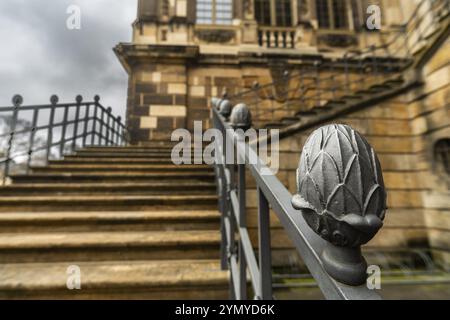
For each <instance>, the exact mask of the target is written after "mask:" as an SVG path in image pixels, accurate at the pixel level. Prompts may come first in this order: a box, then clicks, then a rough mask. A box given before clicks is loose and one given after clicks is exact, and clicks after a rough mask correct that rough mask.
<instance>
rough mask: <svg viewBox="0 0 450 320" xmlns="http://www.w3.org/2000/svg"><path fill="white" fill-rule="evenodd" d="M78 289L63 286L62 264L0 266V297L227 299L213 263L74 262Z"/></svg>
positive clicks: (224, 279) (64, 265) (64, 267)
mask: <svg viewBox="0 0 450 320" xmlns="http://www.w3.org/2000/svg"><path fill="white" fill-rule="evenodd" d="M76 265H77V266H78V267H79V268H80V269H79V270H80V272H81V290H69V289H68V288H67V280H68V279H67V269H68V267H69V265H68V264H67V263H24V264H4V265H0V299H176V300H178V299H198V300H206V299H223V300H224V299H227V298H228V273H227V272H224V271H221V270H220V266H219V263H218V261H217V260H170V261H161V260H158V261H127V262H119V261H110V262H80V263H76Z"/></svg>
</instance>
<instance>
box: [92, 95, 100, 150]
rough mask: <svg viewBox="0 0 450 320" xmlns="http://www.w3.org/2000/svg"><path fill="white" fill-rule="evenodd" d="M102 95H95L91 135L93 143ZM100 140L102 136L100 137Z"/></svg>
mask: <svg viewBox="0 0 450 320" xmlns="http://www.w3.org/2000/svg"><path fill="white" fill-rule="evenodd" d="M99 101H100V97H99V96H98V95H96V96H95V97H94V118H93V119H92V135H91V145H94V144H95V135H96V129H97V110H98V105H99ZM98 139H99V140H98V141H99V142H100V137H99V138H98Z"/></svg>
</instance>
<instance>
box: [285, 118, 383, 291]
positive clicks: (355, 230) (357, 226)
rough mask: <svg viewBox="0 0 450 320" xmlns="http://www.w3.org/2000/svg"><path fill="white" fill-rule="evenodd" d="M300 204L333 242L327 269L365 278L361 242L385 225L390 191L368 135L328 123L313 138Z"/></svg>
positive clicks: (357, 280)
mask: <svg viewBox="0 0 450 320" xmlns="http://www.w3.org/2000/svg"><path fill="white" fill-rule="evenodd" d="M292 204H293V206H294V208H296V209H299V210H301V211H302V215H303V217H304V218H305V221H306V222H307V224H308V225H309V226H310V227H311V228H312V230H314V232H316V233H317V234H318V235H319V236H321V237H322V238H323V239H325V240H327V241H328V242H329V243H330V245H329V246H328V247H326V249H325V250H324V252H322V261H323V263H324V267H325V269H326V271H327V272H328V273H329V274H330V275H331V276H332V277H333V278H335V279H336V280H338V281H340V282H343V283H345V284H349V285H359V284H362V283H364V282H365V279H366V268H367V264H366V262H365V260H364V258H363V257H362V255H361V250H360V246H361V245H363V244H365V243H367V242H368V241H369V240H371V239H372V238H373V237H374V236H375V234H376V233H377V232H378V230H379V229H380V228H381V227H382V225H383V222H382V221H383V219H384V217H385V213H386V192H385V187H384V182H383V176H382V172H381V167H380V163H379V161H378V158H377V156H376V154H375V151H374V150H373V148H372V147H371V146H370V145H369V143H368V142H367V141H366V139H365V138H364V137H362V136H361V135H360V134H359V133H358V132H357V131H355V130H353V129H352V128H351V127H349V126H347V125H328V126H324V127H322V128H319V129H317V130H316V131H314V132H313V133H312V134H311V136H310V137H309V138H308V140H307V142H306V144H305V146H304V148H303V151H302V155H301V159H300V164H299V168H298V169H297V194H296V195H295V196H294V197H293V198H292Z"/></svg>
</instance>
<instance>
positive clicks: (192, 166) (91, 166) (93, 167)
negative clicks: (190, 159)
mask: <svg viewBox="0 0 450 320" xmlns="http://www.w3.org/2000/svg"><path fill="white" fill-rule="evenodd" d="M30 169H31V170H44V169H48V170H52V169H66V170H71V169H89V170H96V169H108V170H119V171H120V170H123V169H133V170H143V169H153V170H167V171H169V170H170V171H172V170H174V171H176V170H212V167H211V166H208V165H203V164H183V165H175V164H116V163H111V164H90V163H87V164H85V163H80V164H50V165H48V166H31V167H30Z"/></svg>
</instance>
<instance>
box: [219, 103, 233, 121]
mask: <svg viewBox="0 0 450 320" xmlns="http://www.w3.org/2000/svg"><path fill="white" fill-rule="evenodd" d="M232 108H233V105H232V104H231V102H230V101H229V100H222V101H221V102H220V106H219V113H220V114H221V115H222V116H223V117H224V118H225V119H226V120H228V118H229V117H230V114H231V109H232Z"/></svg>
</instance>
